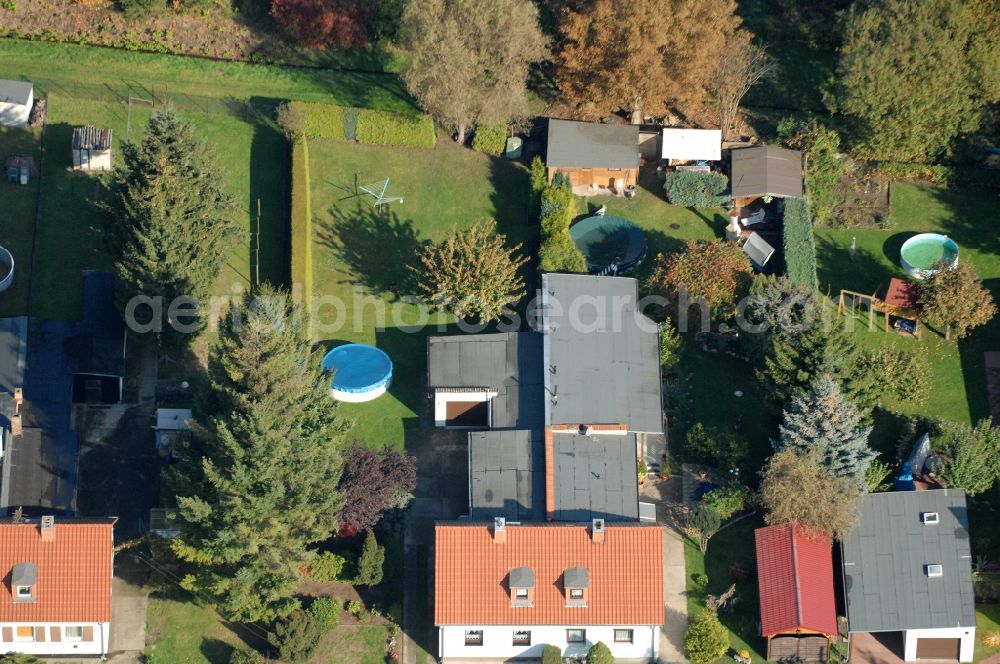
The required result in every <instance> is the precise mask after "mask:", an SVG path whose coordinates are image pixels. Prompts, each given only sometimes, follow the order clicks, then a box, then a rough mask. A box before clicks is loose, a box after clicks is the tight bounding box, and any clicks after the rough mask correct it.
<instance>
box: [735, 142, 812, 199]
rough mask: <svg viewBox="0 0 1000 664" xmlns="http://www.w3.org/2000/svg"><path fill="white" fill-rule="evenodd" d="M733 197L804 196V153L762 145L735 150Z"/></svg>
mask: <svg viewBox="0 0 1000 664" xmlns="http://www.w3.org/2000/svg"><path fill="white" fill-rule="evenodd" d="M731 174H732V179H731V182H730V185H731V187H732V194H733V196H734V197H739V196H765V195H770V196H779V197H782V198H801V197H802V153H801V152H798V151H796V150H786V149H785V148H775V147H771V146H769V145H763V146H759V147H754V148H740V149H737V150H733V151H732V168H731Z"/></svg>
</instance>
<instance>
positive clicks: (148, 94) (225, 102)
mask: <svg viewBox="0 0 1000 664" xmlns="http://www.w3.org/2000/svg"><path fill="white" fill-rule="evenodd" d="M33 83H34V85H35V87H36V88H37V89H39V90H41V91H42V92H44V93H46V94H54V95H58V96H60V97H66V98H69V99H80V100H85V101H96V102H100V103H102V104H120V105H121V106H122V107H127V106H128V103H129V100H130V99H132V101H133V102H139V103H143V102H145V103H146V104H147V105H152V107H153V108H154V109H155V110H162V109H174V110H179V111H189V112H195V113H207V114H215V115H229V116H233V117H237V118H240V119H242V120H246V121H248V122H252V123H257V122H273V120H274V114H275V109H276V107H277V103H276V102H275V101H264V100H254V99H236V98H233V97H210V96H207V95H193V94H188V93H184V92H175V91H171V90H170V89H169V88H168V87H166V86H162V85H159V86H158V85H146V84H144V83H141V82H139V81H125V80H122V81H119V82H116V83H100V84H93V83H72V84H67V83H65V82H60V81H55V80H51V79H45V78H42V79H34V81H33Z"/></svg>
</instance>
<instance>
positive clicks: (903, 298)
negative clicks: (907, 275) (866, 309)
mask: <svg viewBox="0 0 1000 664" xmlns="http://www.w3.org/2000/svg"><path fill="white" fill-rule="evenodd" d="M885 303H886V304H891V305H893V306H895V307H904V308H906V309H916V308H917V285H916V284H915V283H913V282H912V281H904V280H902V279H897V278H896V277H893V278H892V279H890V280H889V288H888V290H887V291H886V293H885Z"/></svg>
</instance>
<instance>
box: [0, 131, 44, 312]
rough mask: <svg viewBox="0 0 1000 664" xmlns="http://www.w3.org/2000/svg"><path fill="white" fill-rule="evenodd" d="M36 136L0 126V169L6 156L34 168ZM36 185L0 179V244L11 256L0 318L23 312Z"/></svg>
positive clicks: (36, 181) (37, 154) (0, 298)
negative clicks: (24, 158) (26, 160)
mask: <svg viewBox="0 0 1000 664" xmlns="http://www.w3.org/2000/svg"><path fill="white" fill-rule="evenodd" d="M39 134H40V132H39V131H38V130H37V129H27V128H25V129H21V128H14V127H0V166H3V165H4V162H5V161H6V160H7V157H9V156H12V155H25V156H30V157H32V158H33V159H34V160H35V166H36V167H37V166H38V164H39V161H38V160H39V158H40V157H41V150H40V148H39V143H38V138H39ZM39 183H40V180H39V178H36V177H32V178H31V179H30V180H29V183H28V184H27V185H25V186H22V185H20V184H11V183H8V182H7V173H6V171H5V172H4V173H3V177H2V179H0V202H2V204H0V209H2V212H0V220H2V221H0V223H2V224H3V239H2V244H3V246H4V247H5V248H6V249H7V250H8V251H9V252H10V253H11V255H12V256H13V257H14V282H13V283H12V284H11V286H10V288H8V289H7V290H6V291H4V293H3V294H2V295H0V315H3V316H17V315H21V314H23V313H25V311H27V307H28V286H29V281H30V274H31V268H30V266H31V254H32V248H33V242H34V239H33V231H34V226H35V204H36V201H37V199H38V186H39Z"/></svg>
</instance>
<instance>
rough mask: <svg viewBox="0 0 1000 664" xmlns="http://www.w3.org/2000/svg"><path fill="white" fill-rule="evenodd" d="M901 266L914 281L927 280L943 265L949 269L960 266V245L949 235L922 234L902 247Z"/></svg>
mask: <svg viewBox="0 0 1000 664" xmlns="http://www.w3.org/2000/svg"><path fill="white" fill-rule="evenodd" d="M899 264H900V265H901V266H902V268H903V269H904V270H906V272H907V274H909V275H910V276H911V277H913V278H914V279H926V278H928V277H930V276H933V275H934V273H936V272H937V271H938V270H939V269H940V268H941V265H942V264H944V265H945V266H947V267H949V268H951V267H955V266H956V265H958V245H957V244H955V241H954V240H952V239H951V238H950V237H948V236H947V235H941V234H940V233H920V234H919V235H914V236H913V237H911V238H910V239H909V240H907V241H906V242H904V243H903V246H902V247H900V249H899Z"/></svg>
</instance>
